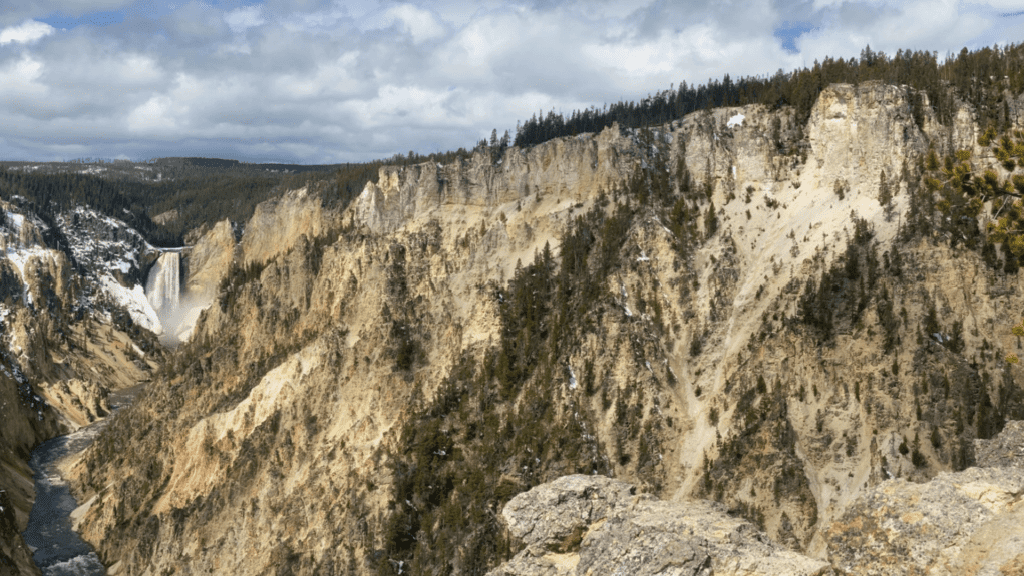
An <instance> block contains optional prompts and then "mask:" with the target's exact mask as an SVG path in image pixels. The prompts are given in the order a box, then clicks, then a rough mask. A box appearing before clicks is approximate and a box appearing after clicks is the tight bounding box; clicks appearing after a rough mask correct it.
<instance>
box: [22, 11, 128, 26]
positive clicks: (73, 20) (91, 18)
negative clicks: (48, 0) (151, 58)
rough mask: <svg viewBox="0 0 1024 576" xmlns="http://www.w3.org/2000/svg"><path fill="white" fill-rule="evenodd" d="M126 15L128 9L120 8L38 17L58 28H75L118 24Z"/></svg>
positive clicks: (58, 13)
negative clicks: (73, 14) (73, 15)
mask: <svg viewBox="0 0 1024 576" xmlns="http://www.w3.org/2000/svg"><path fill="white" fill-rule="evenodd" d="M127 17H128V9H127V8H122V9H121V10H110V11H107V12H89V13H88V14H83V15H81V16H75V17H72V16H67V15H65V14H61V13H60V12H55V13H53V14H50V15H49V16H47V17H46V18H38V20H39V21H40V22H46V23H47V24H49V25H50V26H53V27H54V28H56V29H58V30H60V29H62V28H63V29H67V30H71V29H72V28H77V27H79V26H82V25H83V24H84V25H86V26H110V25H111V24H120V23H121V22H124V20H125V18H127Z"/></svg>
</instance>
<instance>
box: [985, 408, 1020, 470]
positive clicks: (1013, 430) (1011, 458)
mask: <svg viewBox="0 0 1024 576" xmlns="http://www.w3.org/2000/svg"><path fill="white" fill-rule="evenodd" d="M974 461H975V463H976V464H977V465H978V466H979V467H982V468H1020V469H1022V470H1024V422H1022V421H1019V420H1018V421H1014V422H1007V423H1006V427H1005V428H1003V431H1002V432H1001V433H1000V434H999V435H998V436H996V437H995V438H992V439H991V440H975V441H974Z"/></svg>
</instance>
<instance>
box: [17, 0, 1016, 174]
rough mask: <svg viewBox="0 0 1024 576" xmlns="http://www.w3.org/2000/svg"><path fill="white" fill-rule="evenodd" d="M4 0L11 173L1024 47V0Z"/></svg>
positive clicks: (458, 131)
mask: <svg viewBox="0 0 1024 576" xmlns="http://www.w3.org/2000/svg"><path fill="white" fill-rule="evenodd" d="M0 1H2V4H3V7H2V8H0V160H31V161H51V160H71V159H79V158H104V159H115V158H127V159H131V160H144V159H149V158H156V157H164V156H204V157H216V158H232V159H238V160H242V161H246V162H287V163H302V164H323V163H336V162H358V161H364V160H370V159H374V158H386V157H390V156H392V155H394V154H396V153H402V154H404V153H408V152H409V151H415V152H418V153H422V154H427V153H430V152H435V151H444V150H453V149H457V148H459V147H465V148H472V147H473V145H474V144H475V143H476V142H477V141H478V140H480V139H481V138H486V137H488V136H489V135H490V133H491V130H492V129H497V130H498V133H499V134H501V133H502V132H504V131H505V130H509V131H510V132H511V133H512V134H513V136H514V132H515V127H516V122H517V121H520V120H526V119H528V118H530V117H531V116H532V115H533V114H536V113H538V112H541V111H548V110H555V111H558V112H561V113H565V114H569V113H571V112H572V111H573V110H576V109H585V108H588V107H591V106H596V107H601V106H603V105H605V104H607V103H612V102H616V101H619V100H639V99H642V98H644V97H646V96H647V95H650V94H653V93H655V92H657V91H659V90H665V89H668V88H670V87H671V86H673V85H678V84H679V83H680V82H683V81H686V82H687V83H689V84H695V83H705V82H707V80H708V79H709V78H721V77H722V76H723V75H724V74H729V75H730V76H731V77H733V78H737V77H741V76H765V75H771V74H773V73H774V72H775V71H777V70H780V69H781V70H784V71H789V70H792V69H794V68H797V67H801V66H809V65H812V64H813V62H814V61H815V60H816V59H817V60H821V59H823V58H824V57H825V56H832V57H834V58H838V57H843V58H849V57H856V56H858V55H859V54H860V52H861V50H862V49H863V48H864V47H865V46H868V45H870V46H871V48H872V49H873V50H876V51H884V52H887V53H889V54H894V53H895V52H896V50H897V49H900V48H905V49H913V50H929V51H936V52H938V54H939V55H940V58H941V57H943V56H944V55H945V54H947V53H951V52H952V53H956V52H958V51H959V50H960V49H961V48H963V47H967V48H969V49H976V48H980V47H984V46H992V45H996V44H1001V45H1002V44H1007V43H1020V42H1022V41H1024V0H979V1H976V2H965V1H952V0H950V1H943V0H906V1H903V2H881V1H875V0H795V1H793V0H789V1H787V0H706V1H705V0H676V1H664V0H662V1H657V0H656V1H647V2H645V1H619V0H589V1H572V0H567V1H557V0H522V1H517V2H514V1H507V0H483V1H480V2H462V1H451V0H438V1H434V2H426V1H413V2H391V1H383V0H356V1H340V0H292V1H285V0H266V1H264V2H252V1H246V0H210V1H208V2H198V1H189V2H185V1H181V0H157V1H154V2H150V1H141V0H62V1H58V0H0Z"/></svg>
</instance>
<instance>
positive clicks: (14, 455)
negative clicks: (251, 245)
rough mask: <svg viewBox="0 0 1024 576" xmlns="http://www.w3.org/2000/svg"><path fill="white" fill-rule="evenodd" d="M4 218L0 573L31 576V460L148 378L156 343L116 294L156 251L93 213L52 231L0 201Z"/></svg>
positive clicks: (67, 219) (64, 218) (0, 240)
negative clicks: (27, 537)
mask: <svg viewBox="0 0 1024 576" xmlns="http://www.w3.org/2000/svg"><path fill="white" fill-rule="evenodd" d="M0 215H2V220H0V250H2V252H0V334H2V338H0V407H2V408H0V413H2V415H3V417H2V418H0V533H2V537H0V573H3V574H31V573H38V569H36V567H35V566H34V564H33V563H32V559H31V553H30V551H29V550H28V548H27V547H26V546H25V545H24V543H23V541H22V538H21V532H22V531H23V530H24V529H25V526H26V523H27V521H28V513H29V510H30V509H31V505H32V501H33V499H34V493H33V483H32V472H31V470H30V469H29V467H28V465H27V460H28V457H29V453H30V451H31V450H32V449H33V448H34V447H35V446H36V445H37V444H38V443H40V442H42V441H43V440H46V439H49V438H52V437H54V436H56V435H58V434H63V433H67V432H69V431H71V430H75V429H77V428H79V427H81V426H84V425H86V424H89V423H90V422H93V421H95V420H97V419H98V418H102V417H104V416H106V415H107V413H108V411H109V409H110V408H109V406H108V404H107V394H108V392H109V391H111V390H118V389H121V388H125V387H128V386H132V385H134V384H136V383H138V382H139V381H141V380H144V379H146V378H148V374H149V371H150V370H151V369H152V366H153V364H150V362H154V364H155V360H156V357H154V356H149V357H148V358H147V354H146V352H144V351H143V348H148V349H151V350H152V349H153V347H154V344H155V342H154V340H153V339H152V336H151V335H150V336H147V335H146V334H144V333H141V332H139V331H138V330H137V329H136V328H135V327H134V326H133V324H132V322H131V320H130V319H129V315H128V312H127V311H125V309H124V308H122V307H121V306H119V305H117V304H116V303H115V302H112V297H111V296H110V290H112V289H113V288H112V287H114V286H116V287H117V289H118V290H122V289H124V286H121V284H120V283H119V282H120V281H123V282H126V283H130V282H132V281H133V279H137V278H139V277H141V271H140V262H141V263H144V262H145V259H146V258H147V253H148V251H149V250H151V249H150V248H148V245H147V244H146V243H145V241H144V240H142V238H141V236H139V235H138V233H136V232H134V231H133V230H131V229H130V228H128V227H127V226H125V225H124V224H123V223H118V222H116V221H113V220H111V219H103V218H100V217H98V216H97V215H96V214H95V213H93V212H91V211H88V210H81V211H76V212H73V213H69V214H63V215H61V216H60V217H59V218H57V219H56V221H55V222H53V223H51V224H47V223H45V222H44V221H43V220H41V219H40V218H39V217H38V216H37V215H35V214H33V213H31V212H30V211H28V210H26V209H24V208H21V207H18V206H15V205H12V204H8V203H6V202H0ZM68 238H73V241H72V242H70V243H69V242H68V240H67V239H68ZM72 259H74V263H73V261H72ZM75 264H77V266H76V265H75ZM117 278H120V281H119V280H118V279H117ZM101 279H105V280H106V282H104V281H101ZM140 292H141V291H140Z"/></svg>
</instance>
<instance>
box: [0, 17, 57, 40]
mask: <svg viewBox="0 0 1024 576" xmlns="http://www.w3.org/2000/svg"><path fill="white" fill-rule="evenodd" d="M53 32H54V28H53V26H50V25H49V24H47V23H45V22H36V21H35V20H28V21H26V22H24V23H22V24H21V25H19V26H8V27H7V28H4V29H3V30H0V46H3V45H4V44H10V43H12V42H13V43H16V44H30V43H32V42H35V41H36V40H39V39H41V38H45V37H47V36H49V35H50V34H53Z"/></svg>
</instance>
